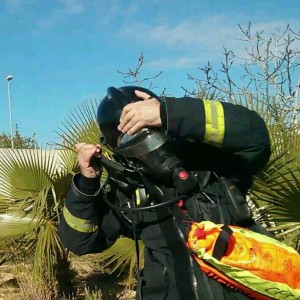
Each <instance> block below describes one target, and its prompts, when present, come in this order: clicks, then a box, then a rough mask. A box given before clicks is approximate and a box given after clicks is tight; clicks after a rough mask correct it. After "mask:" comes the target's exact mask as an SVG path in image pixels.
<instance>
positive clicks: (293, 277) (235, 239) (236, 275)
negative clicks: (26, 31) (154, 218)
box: [187, 221, 300, 300]
mask: <svg viewBox="0 0 300 300" xmlns="http://www.w3.org/2000/svg"><path fill="white" fill-rule="evenodd" d="M187 247H188V248H189V249H190V250H191V252H192V254H193V256H194V258H195V259H196V261H197V263H198V265H199V267H200V269H201V270H202V271H203V272H205V273H206V274H207V275H208V276H209V277H212V278H214V279H215V280H218V281H219V282H221V283H223V284H225V285H227V286H230V287H231V288H233V289H236V290H238V291H240V292H243V293H244V294H246V295H248V296H249V297H252V298H253V299H259V300H267V299H268V300H269V299H284V300H292V299H293V300H294V299H300V255H299V254H298V253H297V252H296V251H295V250H294V249H293V248H291V247H289V246H286V245H285V244H283V243H281V242H279V241H277V240H275V239H273V238H270V237H268V236H264V235H262V234H260V233H256V232H253V231H251V230H248V229H245V228H241V227H237V226H231V225H230V226H227V225H219V224H214V223H212V222H210V221H204V222H200V223H192V225H191V229H190V232H189V235H188V241H187Z"/></svg>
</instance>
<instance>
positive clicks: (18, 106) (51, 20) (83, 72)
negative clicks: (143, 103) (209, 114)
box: [0, 0, 300, 146]
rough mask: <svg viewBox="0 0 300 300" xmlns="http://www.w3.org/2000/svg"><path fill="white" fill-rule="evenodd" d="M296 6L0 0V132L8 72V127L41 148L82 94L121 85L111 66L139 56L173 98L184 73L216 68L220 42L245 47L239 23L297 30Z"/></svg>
mask: <svg viewBox="0 0 300 300" xmlns="http://www.w3.org/2000/svg"><path fill="white" fill-rule="evenodd" d="M299 10H300V1H299V0H285V1H279V0H252V1H249V0H248V1H244V0H239V1H237V0H231V1H224V0H223V1H219V0H215V1H213V0H211V1H209V0H201V1H199V0H190V1H189V0H186V1H182V0H181V1H178V0H140V1H137V0H136V1H128V0H110V1H103V0H86V1H84V0H0V39H1V45H0V132H6V133H9V130H10V129H9V128H10V127H9V113H8V100H7V99H8V97H7V81H6V80H5V79H6V76H7V75H9V74H11V75H12V76H13V80H12V81H11V85H10V88H11V100H12V106H11V107H12V114H13V124H18V127H19V131H20V133H21V134H22V135H27V136H31V135H32V134H33V133H36V136H37V139H38V142H39V143H40V144H42V145H43V146H45V144H46V142H53V141H59V139H58V138H57V135H56V134H55V133H54V131H56V130H58V127H59V126H60V125H61V123H62V122H64V120H65V119H66V118H67V117H68V116H69V115H70V112H71V111H72V110H74V109H76V108H77V107H78V106H79V105H80V104H81V103H82V102H83V101H84V100H85V99H89V98H95V97H97V98H102V97H103V96H104V95H105V92H106V88H107V87H109V86H122V85H124V83H123V77H122V76H121V75H120V74H119V73H118V70H119V71H124V72H125V71H127V70H128V68H129V67H131V68H133V67H134V66H135V64H136V62H137V59H138V57H139V55H140V53H144V56H145V61H144V66H143V68H142V74H141V78H143V77H148V76H152V75H155V74H157V73H158V72H159V71H163V73H162V75H161V76H160V77H159V79H157V80H156V81H154V83H155V85H156V86H157V88H156V89H155V90H154V91H155V92H156V93H158V94H159V93H160V92H161V91H162V90H163V89H164V88H165V89H166V91H167V92H168V94H171V95H173V96H181V95H183V94H184V92H183V90H182V89H181V86H184V87H186V88H188V89H192V88H193V84H192V82H191V81H189V80H188V79H187V74H192V75H193V74H197V72H198V68H199V67H201V66H203V65H204V64H205V63H206V62H207V61H208V60H209V61H211V62H213V63H214V64H216V65H217V64H218V63H219V62H220V60H221V59H222V52H223V46H225V47H227V48H229V49H234V50H235V51H243V47H244V46H243V44H241V42H240V41H238V40H237V39H236V38H238V37H241V33H240V31H239V28H238V24H241V25H243V26H245V25H246V24H247V23H248V21H251V23H252V24H253V29H254V30H265V31H266V32H272V31H274V29H275V28H276V27H279V28H284V27H285V26H286V25H287V24H288V23H289V24H291V26H292V27H293V28H294V30H296V31H299V29H300V20H299Z"/></svg>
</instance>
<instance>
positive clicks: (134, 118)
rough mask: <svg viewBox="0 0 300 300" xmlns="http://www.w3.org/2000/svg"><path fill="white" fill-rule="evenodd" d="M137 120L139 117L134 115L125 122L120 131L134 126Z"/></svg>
mask: <svg viewBox="0 0 300 300" xmlns="http://www.w3.org/2000/svg"><path fill="white" fill-rule="evenodd" d="M138 122H139V118H138V117H137V116H134V117H133V118H132V119H130V120H129V122H127V123H126V124H125V125H124V126H123V128H122V130H121V131H122V132H123V133H127V132H128V130H130V129H131V128H133V127H134V126H136V124H138Z"/></svg>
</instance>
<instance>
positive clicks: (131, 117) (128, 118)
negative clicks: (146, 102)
mask: <svg viewBox="0 0 300 300" xmlns="http://www.w3.org/2000/svg"><path fill="white" fill-rule="evenodd" d="M135 113H136V112H135V110H131V111H129V112H128V113H126V114H124V115H123V117H121V118H120V124H119V126H118V130H120V131H122V132H123V130H124V127H126V126H131V127H132V126H133V125H134V124H135V123H136V122H137V120H135ZM126 130H128V128H126Z"/></svg>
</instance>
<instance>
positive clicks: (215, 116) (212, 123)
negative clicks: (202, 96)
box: [203, 100, 225, 147]
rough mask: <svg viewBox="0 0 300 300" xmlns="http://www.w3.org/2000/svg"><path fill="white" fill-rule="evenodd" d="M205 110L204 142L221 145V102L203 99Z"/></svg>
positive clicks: (222, 111) (222, 137)
mask: <svg viewBox="0 0 300 300" xmlns="http://www.w3.org/2000/svg"><path fill="white" fill-rule="evenodd" d="M203 103H204V110H205V135H204V140H203V142H204V143H207V144H211V145H214V146H217V147H221V146H222V143H223V139H224V134H225V119H224V109H223V105H222V104H221V102H218V101H213V100H203Z"/></svg>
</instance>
